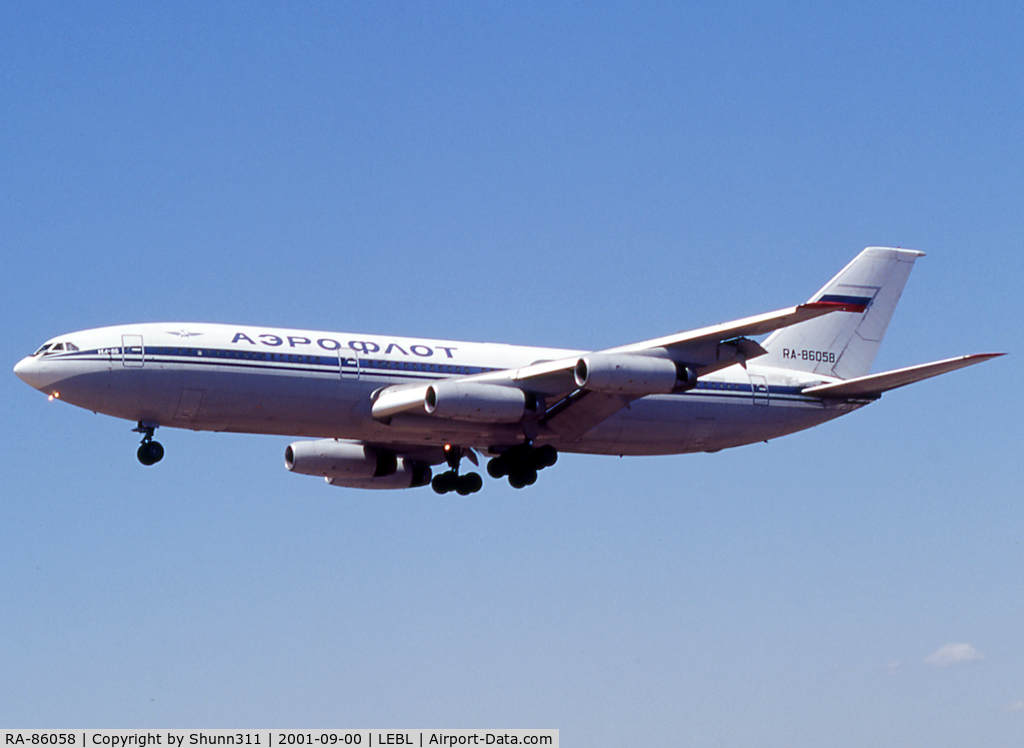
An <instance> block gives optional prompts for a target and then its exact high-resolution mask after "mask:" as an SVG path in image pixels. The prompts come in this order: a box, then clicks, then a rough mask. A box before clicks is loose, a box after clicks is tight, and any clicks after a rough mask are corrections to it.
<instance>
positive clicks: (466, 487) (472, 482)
mask: <svg viewBox="0 0 1024 748" xmlns="http://www.w3.org/2000/svg"><path fill="white" fill-rule="evenodd" d="M483 486H484V479H483V478H481V477H480V475H479V473H466V474H465V475H463V476H460V477H459V479H458V480H457V482H456V484H455V490H456V491H458V492H459V496H469V495H470V494H471V493H476V492H477V491H479V490H480V489H481V488H483Z"/></svg>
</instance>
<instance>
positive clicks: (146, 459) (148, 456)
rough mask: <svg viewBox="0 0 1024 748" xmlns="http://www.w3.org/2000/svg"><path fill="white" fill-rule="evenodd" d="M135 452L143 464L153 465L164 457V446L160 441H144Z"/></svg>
mask: <svg viewBox="0 0 1024 748" xmlns="http://www.w3.org/2000/svg"><path fill="white" fill-rule="evenodd" d="M136 454H137V456H138V458H139V462H141V463H142V464H143V465H155V464H157V463H158V462H160V460H162V459H163V458H164V448H163V445H161V444H160V442H154V441H145V442H142V444H140V445H139V451H138V452H137V453H136Z"/></svg>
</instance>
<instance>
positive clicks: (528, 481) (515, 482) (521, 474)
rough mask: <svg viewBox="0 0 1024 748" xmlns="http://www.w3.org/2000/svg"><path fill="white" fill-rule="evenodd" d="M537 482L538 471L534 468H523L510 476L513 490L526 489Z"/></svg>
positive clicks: (509, 480) (509, 482)
mask: <svg viewBox="0 0 1024 748" xmlns="http://www.w3.org/2000/svg"><path fill="white" fill-rule="evenodd" d="M536 482H537V471H536V470H534V469H533V468H530V467H527V468H521V469H519V470H516V471H515V472H512V473H509V474H508V484H509V485H510V486H512V488H525V487H526V486H532V485H533V484H534V483H536Z"/></svg>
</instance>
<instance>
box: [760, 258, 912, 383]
mask: <svg viewBox="0 0 1024 748" xmlns="http://www.w3.org/2000/svg"><path fill="white" fill-rule="evenodd" d="M923 255H924V252H918V251H917V250H913V249H890V248H888V247H868V248H867V249H865V250H864V251H863V252H861V253H860V254H859V255H857V256H856V257H854V258H853V260H852V261H851V262H850V264H849V265H847V266H846V267H845V268H843V269H842V270H840V271H839V274H838V275H836V277H835V278H833V279H832V280H831V281H829V282H828V283H826V284H825V287H824V288H822V289H821V290H820V291H818V293H816V294H814V296H812V297H811V298H810V301H812V302H825V303H836V304H846V305H847V306H852V307H854V308H858V307H863V311H861V312H836V313H834V314H827V315H825V316H824V317H818V318H817V319H812V320H808V321H807V322H801V323H800V324H798V325H793V326H792V327H787V328H784V329H782V330H778V331H776V332H774V333H772V334H771V335H770V336H768V338H767V339H766V340H765V341H764V343H762V345H763V346H764V347H765V348H766V349H767V350H768V353H767V355H764V356H760V357H758V359H757V363H758V364H763V365H765V366H778V367H782V368H785V369H796V370H798V371H806V372H815V373H817V374H823V375H826V376H832V377H839V378H840V379H851V378H853V377H860V376H864V375H865V374H867V373H868V372H869V371H870V370H871V364H872V363H873V362H874V360H875V355H876V354H877V353H878V346H879V345H881V343H882V336H884V335H885V331H886V328H888V327H889V320H890V319H891V318H892V313H893V310H895V309H896V304H897V302H899V300H900V295H901V294H902V293H903V286H904V285H905V284H906V282H907V277H908V276H909V275H910V270H911V269H912V268H913V267H914V261H915V260H916V259H917V258H918V257H921V256H923Z"/></svg>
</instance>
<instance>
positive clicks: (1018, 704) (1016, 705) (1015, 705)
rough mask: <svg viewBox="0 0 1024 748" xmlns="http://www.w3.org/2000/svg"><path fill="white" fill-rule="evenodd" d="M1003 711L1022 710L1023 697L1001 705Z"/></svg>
mask: <svg viewBox="0 0 1024 748" xmlns="http://www.w3.org/2000/svg"><path fill="white" fill-rule="evenodd" d="M1003 711H1004V712H1024V699H1021V700H1020V701H1012V702H1010V703H1009V704H1007V705H1006V706H1004V707H1003Z"/></svg>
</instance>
